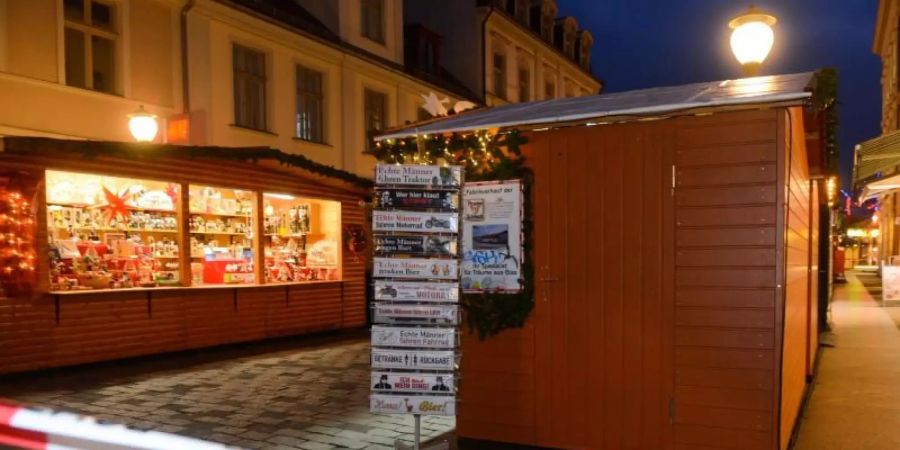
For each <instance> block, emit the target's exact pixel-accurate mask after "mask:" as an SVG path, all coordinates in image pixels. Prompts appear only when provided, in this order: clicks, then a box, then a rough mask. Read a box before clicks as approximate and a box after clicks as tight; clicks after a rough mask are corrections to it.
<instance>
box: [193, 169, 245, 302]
mask: <svg viewBox="0 0 900 450" xmlns="http://www.w3.org/2000/svg"><path fill="white" fill-rule="evenodd" d="M189 198H190V201H189V204H190V208H189V210H190V222H189V226H188V229H189V232H190V249H191V284H192V285H195V286H199V285H210V284H251V283H255V282H256V274H255V271H254V263H255V258H254V252H253V247H254V246H253V242H254V238H255V237H254V235H255V233H254V230H255V228H256V227H255V226H254V224H255V221H254V219H255V213H256V212H255V210H256V208H255V205H256V194H255V193H254V192H251V191H244V190H239V189H228V188H220V187H212V186H198V185H193V184H192V185H190V188H189Z"/></svg>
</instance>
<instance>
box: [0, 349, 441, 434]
mask: <svg viewBox="0 0 900 450" xmlns="http://www.w3.org/2000/svg"><path fill="white" fill-rule="evenodd" d="M366 336H367V335H366V334H362V333H355V334H352V335H346V334H344V335H338V336H320V337H312V338H303V339H290V340H283V341H276V342H268V343H256V344H248V345H243V346H239V347H228V348H224V349H215V350H202V351H195V352H187V353H181V354H175V355H163V356H157V357H152V358H144V359H137V360H131V361H124V362H118V363H108V364H102V365H93V366H85V367H77V368H72V369H64V370H59V371H54V372H47V373H41V374H37V375H31V374H29V375H26V376H17V377H11V378H7V379H0V397H4V398H9V399H13V400H15V401H18V402H21V403H24V404H27V405H33V406H46V407H50V408H53V409H54V410H58V411H69V412H75V413H79V414H85V415H91V416H94V417H97V418H100V419H104V420H109V421H112V422H116V423H122V424H126V425H128V426H131V427H134V428H137V429H142V430H150V429H153V430H158V431H165V432H170V433H176V434H180V435H184V436H190V437H196V438H201V439H206V440H209V441H214V442H220V443H225V444H230V445H235V446H238V447H244V448H251V449H262V448H265V449H307V450H320V449H321V450H324V449H331V448H352V449H387V448H392V445H393V442H394V440H395V439H403V440H406V441H410V442H411V441H412V434H411V433H412V432H413V428H412V418H411V417H408V416H383V415H382V416H379V415H373V414H369V412H368V394H369V386H368V374H369V343H368V339H367V338H366ZM422 424H423V425H422V426H423V441H424V440H427V439H429V438H432V437H435V436H438V435H440V434H443V433H445V432H448V431H450V430H452V429H453V427H454V420H453V419H452V418H442V417H423V419H422Z"/></svg>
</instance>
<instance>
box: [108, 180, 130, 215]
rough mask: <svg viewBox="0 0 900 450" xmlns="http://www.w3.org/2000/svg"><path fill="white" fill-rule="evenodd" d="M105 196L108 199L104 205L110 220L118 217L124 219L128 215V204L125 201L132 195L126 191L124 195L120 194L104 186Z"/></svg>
mask: <svg viewBox="0 0 900 450" xmlns="http://www.w3.org/2000/svg"><path fill="white" fill-rule="evenodd" d="M103 197H104V198H105V199H106V206H104V209H105V210H106V214H107V215H108V216H109V219H110V220H113V219H115V218H116V217H120V218H122V219H125V218H126V217H128V206H127V205H126V204H125V202H126V201H127V200H128V197H130V194H127V193H126V194H123V195H122V196H118V195H116V194H113V193H112V192H111V191H110V190H109V189H107V188H106V187H105V186H104V187H103Z"/></svg>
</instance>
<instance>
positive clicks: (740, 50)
mask: <svg viewBox="0 0 900 450" xmlns="http://www.w3.org/2000/svg"><path fill="white" fill-rule="evenodd" d="M777 21H778V19H776V18H775V16H773V15H771V14H769V13H766V12H763V11H762V10H760V9H759V8H757V7H755V6H752V5H751V6H750V9H749V10H747V12H745V13H743V14H741V15H739V16H737V17H735V18H733V19H731V21H729V22H728V27H729V28H731V29H732V32H731V51H732V52H733V53H734V57H735V58H737V60H738V62H739V63H741V66H742V67H743V69H744V75H746V76H755V75H756V74H758V73H759V69H760V67H761V66H762V63H763V61H765V60H766V57H767V56H769V51H771V50H772V44H774V43H775V32H774V31H772V26H774V25H775V22H777Z"/></svg>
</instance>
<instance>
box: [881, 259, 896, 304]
mask: <svg viewBox="0 0 900 450" xmlns="http://www.w3.org/2000/svg"><path fill="white" fill-rule="evenodd" d="M881 300H882V302H891V301H893V302H896V301H898V300H900V266H889V265H887V264H885V265H883V266H881Z"/></svg>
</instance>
